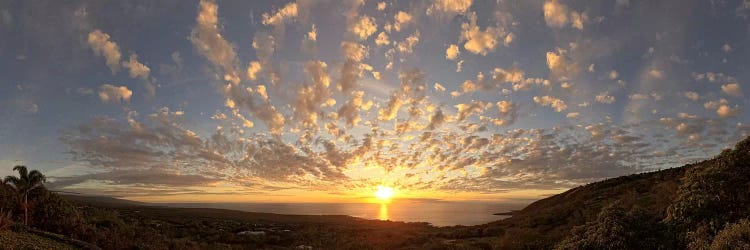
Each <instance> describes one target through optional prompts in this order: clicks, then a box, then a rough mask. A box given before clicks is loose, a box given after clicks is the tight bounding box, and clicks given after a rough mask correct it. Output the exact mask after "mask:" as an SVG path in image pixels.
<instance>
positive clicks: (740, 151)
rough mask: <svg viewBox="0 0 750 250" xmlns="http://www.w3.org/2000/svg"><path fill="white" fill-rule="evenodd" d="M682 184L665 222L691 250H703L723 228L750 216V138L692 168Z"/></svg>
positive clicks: (683, 178) (687, 172)
mask: <svg viewBox="0 0 750 250" xmlns="http://www.w3.org/2000/svg"><path fill="white" fill-rule="evenodd" d="M681 180H682V185H681V186H680V188H679V190H678V191H677V197H676V198H675V200H674V201H673V202H672V204H671V205H670V206H669V208H668V209H667V211H668V213H667V217H666V221H668V222H670V223H671V224H673V225H674V226H675V227H677V228H678V229H679V230H680V231H681V232H682V234H683V239H684V240H685V242H686V244H688V245H689V246H690V247H691V248H704V247H706V246H707V245H708V244H710V242H711V240H712V238H713V236H714V235H716V234H717V233H718V231H719V230H720V229H721V227H722V226H723V225H725V224H726V223H729V222H733V221H737V220H738V219H740V218H745V217H747V216H750V210H749V209H747V208H748V207H750V194H748V190H750V138H747V139H745V140H743V141H741V142H739V143H737V145H736V146H735V148H734V150H731V151H730V150H725V151H724V152H722V154H721V155H720V156H719V157H717V158H714V159H712V160H709V161H705V162H702V163H699V164H697V165H695V166H692V167H690V168H689V169H688V170H687V171H686V173H685V175H684V176H683V177H682V179H681Z"/></svg>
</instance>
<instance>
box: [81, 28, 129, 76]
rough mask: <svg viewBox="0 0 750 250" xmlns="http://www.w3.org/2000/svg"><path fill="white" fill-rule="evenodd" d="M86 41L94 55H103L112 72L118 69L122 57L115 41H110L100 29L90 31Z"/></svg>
mask: <svg viewBox="0 0 750 250" xmlns="http://www.w3.org/2000/svg"><path fill="white" fill-rule="evenodd" d="M88 43H89V46H91V49H92V50H93V51H94V53H95V54H96V55H101V56H104V58H105V59H106V60H107V66H109V69H110V70H112V73H116V72H117V71H119V70H120V60H121V59H122V54H120V47H119V46H117V43H115V42H113V41H110V37H109V35H108V34H107V33H104V32H102V31H101V30H94V31H92V32H91V33H89V35H88Z"/></svg>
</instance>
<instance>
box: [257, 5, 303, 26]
mask: <svg viewBox="0 0 750 250" xmlns="http://www.w3.org/2000/svg"><path fill="white" fill-rule="evenodd" d="M297 14H298V12H297V3H295V2H292V3H288V4H287V5H284V7H283V8H281V9H279V10H277V11H276V13H274V14H272V15H271V14H268V13H265V14H263V25H279V24H283V23H284V22H285V21H287V20H291V19H292V18H295V17H297Z"/></svg>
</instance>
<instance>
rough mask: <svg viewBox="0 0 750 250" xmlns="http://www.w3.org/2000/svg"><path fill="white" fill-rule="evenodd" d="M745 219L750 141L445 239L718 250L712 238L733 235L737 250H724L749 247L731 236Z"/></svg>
mask: <svg viewBox="0 0 750 250" xmlns="http://www.w3.org/2000/svg"><path fill="white" fill-rule="evenodd" d="M748 217H750V137H749V138H747V139H745V140H743V141H741V142H739V143H737V145H736V147H735V148H734V149H733V150H725V151H724V152H722V153H721V154H720V155H719V156H716V157H715V158H713V159H710V160H705V161H703V162H699V163H695V164H689V165H685V166H682V167H678V168H672V169H665V170H661V171H656V172H650V173H641V174H634V175H630V176H622V177H617V178H613V179H608V180H604V181H600V182H596V183H591V184H588V185H585V186H581V187H577V188H573V189H571V190H568V191H566V192H564V193H561V194H558V195H554V196H551V197H548V198H545V199H542V200H539V201H536V202H534V203H532V204H530V205H529V206H527V207H526V208H524V209H522V210H520V211H518V212H515V213H514V214H513V216H512V217H511V218H508V219H505V220H502V221H497V222H493V223H488V224H486V225H481V226H476V227H468V228H463V229H457V232H456V233H454V234H453V237H456V238H464V239H472V240H473V241H476V239H482V240H483V241H484V242H487V243H489V245H493V246H495V247H496V248H500V249H529V248H530V249H549V248H555V247H556V248H560V249H601V248H606V249H654V248H662V249H674V248H677V249H680V248H690V249H704V248H709V247H711V248H713V247H712V246H714V247H716V249H725V248H721V247H719V246H721V244H722V242H718V241H716V240H714V239H715V238H718V240H726V237H727V236H726V234H730V233H736V234H737V235H735V236H736V237H739V238H737V239H734V240H735V241H734V243H736V244H740V245H733V247H730V248H726V249H732V248H734V247H737V246H745V247H746V249H750V230H746V231H742V232H739V233H738V232H735V231H737V230H740V229H742V228H745V227H743V226H745V224H743V223H746V221H743V220H744V219H747V218H748ZM735 224H736V225H735ZM725 228H726V229H727V230H724V229H725ZM717 235H719V236H721V237H717ZM733 235H734V234H733ZM498 236H499V237H498ZM742 244H744V245H742Z"/></svg>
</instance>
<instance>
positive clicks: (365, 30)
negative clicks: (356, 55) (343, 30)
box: [349, 16, 378, 40]
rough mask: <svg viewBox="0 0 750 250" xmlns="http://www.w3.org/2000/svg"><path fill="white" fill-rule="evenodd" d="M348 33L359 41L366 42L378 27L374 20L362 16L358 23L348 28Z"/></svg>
mask: <svg viewBox="0 0 750 250" xmlns="http://www.w3.org/2000/svg"><path fill="white" fill-rule="evenodd" d="M349 31H350V32H352V34H354V35H356V36H357V37H359V39H360V40H366V39H367V38H368V37H370V35H372V34H373V33H375V31H378V25H377V24H376V23H375V18H372V17H369V16H362V17H361V18H360V19H359V21H357V22H356V23H354V25H352V26H351V28H349Z"/></svg>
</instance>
